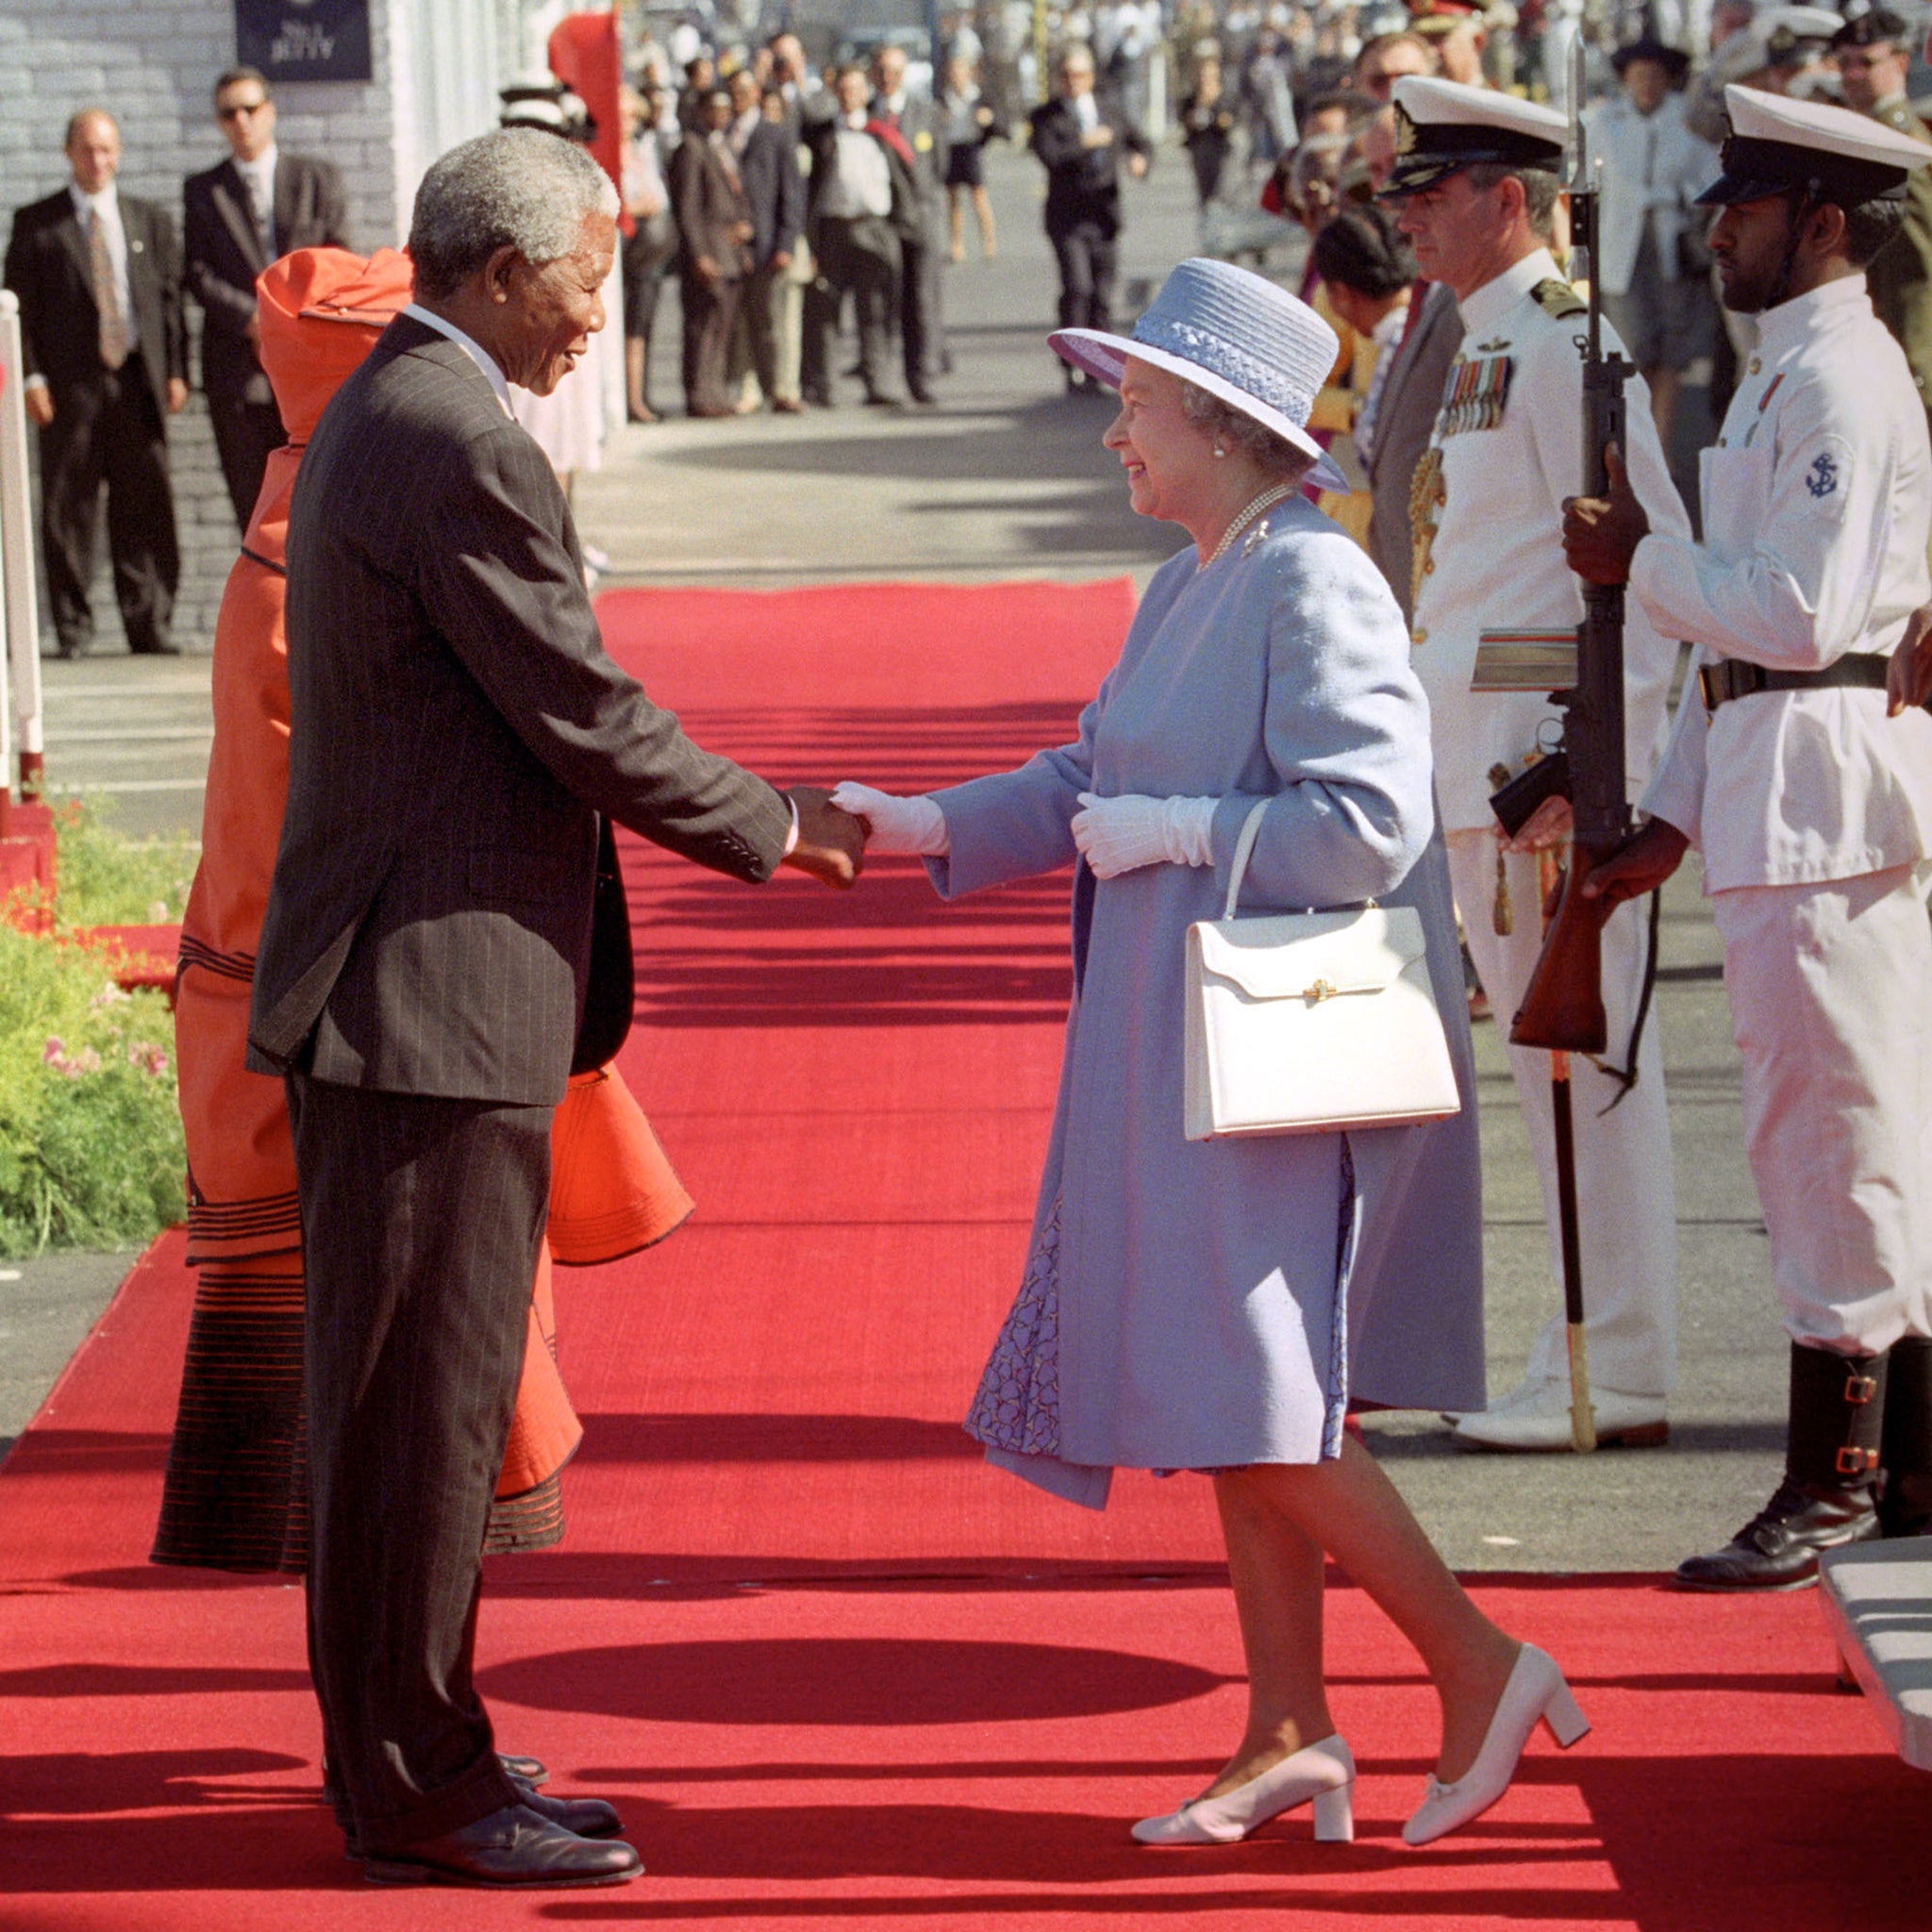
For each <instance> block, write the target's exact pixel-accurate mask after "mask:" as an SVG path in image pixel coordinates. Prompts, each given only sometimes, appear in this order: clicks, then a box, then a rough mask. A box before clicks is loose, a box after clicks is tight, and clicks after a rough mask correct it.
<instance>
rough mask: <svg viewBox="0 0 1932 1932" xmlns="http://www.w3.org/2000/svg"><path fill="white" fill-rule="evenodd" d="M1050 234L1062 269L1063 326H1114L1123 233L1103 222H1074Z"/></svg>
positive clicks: (1047, 232) (1048, 235)
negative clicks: (1115, 281)
mask: <svg viewBox="0 0 1932 1932" xmlns="http://www.w3.org/2000/svg"><path fill="white" fill-rule="evenodd" d="M1046 235H1047V240H1048V241H1049V242H1052V243H1053V253H1054V259H1055V260H1056V261H1058V263H1059V269H1060V326H1061V327H1062V328H1103V329H1110V328H1111V327H1112V326H1113V278H1114V273H1115V270H1116V269H1117V267H1118V266H1119V263H1120V237H1119V236H1118V235H1116V234H1115V233H1113V232H1112V230H1111V229H1109V228H1108V226H1107V225H1106V224H1104V223H1102V222H1074V223H1073V224H1071V225H1068V226H1066V227H1063V228H1062V227H1052V228H1049V229H1048V230H1047V231H1046Z"/></svg>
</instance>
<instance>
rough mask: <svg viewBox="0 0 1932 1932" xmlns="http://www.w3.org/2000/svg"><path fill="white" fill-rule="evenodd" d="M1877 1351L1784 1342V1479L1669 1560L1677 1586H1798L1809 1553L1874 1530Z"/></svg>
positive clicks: (1811, 1564)
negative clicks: (1725, 1532) (1705, 1550)
mask: <svg viewBox="0 0 1932 1932" xmlns="http://www.w3.org/2000/svg"><path fill="white" fill-rule="evenodd" d="M1885 1380H1886V1357H1884V1356H1882V1355H1849V1356H1848V1355H1830V1354H1827V1353H1826V1352H1825V1351H1824V1349H1821V1348H1805V1347H1802V1346H1801V1345H1800V1344H1798V1343H1797V1342H1793V1343H1792V1344H1791V1400H1790V1424H1789V1427H1788V1432H1787V1434H1786V1438H1785V1442H1786V1447H1785V1479H1784V1481H1783V1482H1781V1483H1780V1484H1778V1486H1777V1491H1776V1493H1775V1494H1774V1496H1773V1497H1772V1499H1771V1501H1770V1502H1769V1503H1767V1504H1766V1505H1765V1506H1764V1507H1763V1508H1762V1509H1760V1510H1759V1511H1758V1512H1757V1515H1756V1516H1754V1517H1753V1518H1752V1519H1751V1521H1750V1522H1749V1523H1747V1524H1745V1525H1744V1527H1743V1528H1742V1529H1740V1531H1739V1532H1738V1533H1737V1535H1736V1536H1734V1537H1733V1538H1732V1539H1731V1540H1730V1541H1729V1542H1728V1543H1726V1544H1725V1545H1724V1548H1723V1549H1721V1550H1719V1551H1717V1552H1716V1553H1715V1554H1714V1555H1711V1556H1708V1557H1686V1558H1685V1559H1684V1561H1683V1562H1681V1563H1679V1564H1678V1565H1677V1582H1678V1585H1679V1586H1680V1587H1681V1588H1683V1589H1685V1590H1803V1589H1805V1588H1806V1587H1807V1585H1809V1584H1813V1583H1816V1582H1817V1581H1818V1553H1819V1552H1820V1551H1821V1550H1835V1549H1837V1548H1838V1547H1839V1545H1840V1543H1856V1542H1863V1541H1866V1540H1867V1539H1869V1538H1872V1537H1875V1536H1876V1535H1877V1534H1878V1508H1877V1478H1878V1455H1879V1438H1880V1434H1881V1431H1882V1429H1883V1426H1884V1418H1885Z"/></svg>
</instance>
